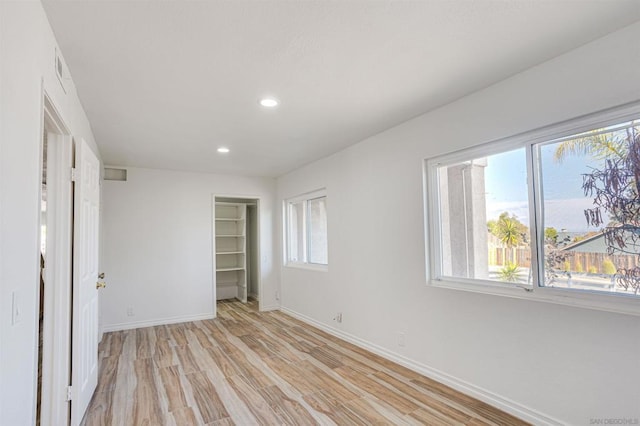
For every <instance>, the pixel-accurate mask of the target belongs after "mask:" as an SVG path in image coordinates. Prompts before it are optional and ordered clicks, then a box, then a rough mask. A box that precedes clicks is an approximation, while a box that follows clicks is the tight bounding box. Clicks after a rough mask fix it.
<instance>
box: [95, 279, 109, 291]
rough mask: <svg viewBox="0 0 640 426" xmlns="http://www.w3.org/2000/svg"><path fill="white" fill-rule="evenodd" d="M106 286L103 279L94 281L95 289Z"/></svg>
mask: <svg viewBox="0 0 640 426" xmlns="http://www.w3.org/2000/svg"><path fill="white" fill-rule="evenodd" d="M106 286H107V283H105V282H104V281H98V282H97V283H96V290H99V289H101V288H105V287H106Z"/></svg>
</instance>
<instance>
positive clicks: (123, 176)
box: [104, 167, 127, 182]
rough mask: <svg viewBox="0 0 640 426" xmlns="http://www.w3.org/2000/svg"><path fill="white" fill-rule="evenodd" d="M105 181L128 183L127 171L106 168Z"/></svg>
mask: <svg viewBox="0 0 640 426" xmlns="http://www.w3.org/2000/svg"><path fill="white" fill-rule="evenodd" d="M104 180H118V181H121V182H126V181H127V169H114V168H112V167H105V168H104Z"/></svg>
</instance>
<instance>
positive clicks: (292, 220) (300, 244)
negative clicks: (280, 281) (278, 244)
mask: <svg viewBox="0 0 640 426" xmlns="http://www.w3.org/2000/svg"><path fill="white" fill-rule="evenodd" d="M284 211H285V222H286V227H285V229H286V236H285V239H286V260H287V261H286V264H287V266H312V267H319V268H320V269H322V268H324V267H326V265H327V264H328V263H329V262H328V245H327V196H326V194H325V192H324V191H316V192H313V193H310V194H306V195H302V196H299V197H295V198H292V199H289V200H287V201H286V202H285V209H284Z"/></svg>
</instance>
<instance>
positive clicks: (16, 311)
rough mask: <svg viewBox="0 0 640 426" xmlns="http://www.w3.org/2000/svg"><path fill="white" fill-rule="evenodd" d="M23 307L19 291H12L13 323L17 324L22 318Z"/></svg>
mask: <svg viewBox="0 0 640 426" xmlns="http://www.w3.org/2000/svg"><path fill="white" fill-rule="evenodd" d="M21 309H22V308H21V307H20V300H19V298H18V292H17V291H14V292H13V293H11V325H16V324H17V323H19V322H20V320H21V319H22V311H21Z"/></svg>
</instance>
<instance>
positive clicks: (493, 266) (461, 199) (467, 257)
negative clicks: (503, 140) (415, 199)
mask: <svg viewBox="0 0 640 426" xmlns="http://www.w3.org/2000/svg"><path fill="white" fill-rule="evenodd" d="M438 185H439V193H440V194H439V195H440V199H439V208H440V217H441V223H440V235H441V237H442V239H441V246H442V262H441V263H442V264H441V273H442V275H443V276H450V277H462V278H476V279H483V280H492V281H500V282H505V283H520V284H531V273H530V267H531V249H530V247H529V242H530V240H531V238H530V233H529V226H528V223H529V202H528V196H527V193H528V192H527V168H526V154H525V150H524V148H520V149H516V150H513V151H509V152H504V153H500V154H496V155H490V156H487V157H483V158H476V159H473V160H470V161H465V162H462V163H458V164H453V165H450V166H442V167H439V168H438Z"/></svg>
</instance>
